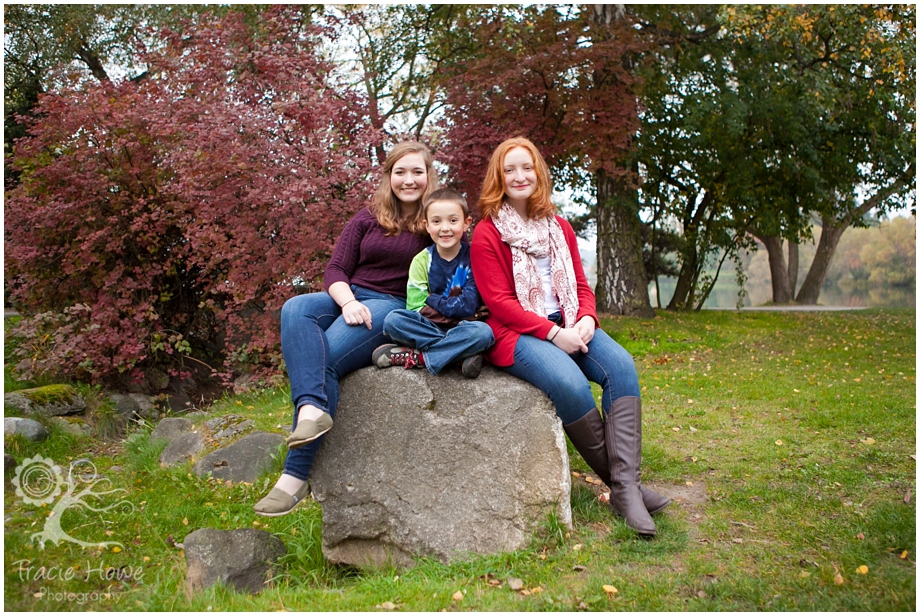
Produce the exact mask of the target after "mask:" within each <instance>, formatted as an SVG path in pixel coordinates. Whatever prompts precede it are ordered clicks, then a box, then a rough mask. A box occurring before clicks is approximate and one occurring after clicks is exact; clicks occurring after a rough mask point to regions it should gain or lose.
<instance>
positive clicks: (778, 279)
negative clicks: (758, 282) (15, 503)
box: [757, 235, 798, 304]
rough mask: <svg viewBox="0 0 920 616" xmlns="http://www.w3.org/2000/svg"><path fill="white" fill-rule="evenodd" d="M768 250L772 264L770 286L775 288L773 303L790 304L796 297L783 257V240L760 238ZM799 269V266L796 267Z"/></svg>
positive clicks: (778, 238) (771, 237) (772, 236)
mask: <svg viewBox="0 0 920 616" xmlns="http://www.w3.org/2000/svg"><path fill="white" fill-rule="evenodd" d="M757 239H759V240H760V241H761V242H763V245H764V246H765V247H766V248H767V257H768V260H769V262H770V284H771V285H772V287H773V303H774V304H789V303H791V302H792V298H793V297H794V288H793V287H792V285H790V284H789V282H790V281H789V268H788V267H787V266H786V257H785V256H784V255H783V238H781V237H777V236H775V235H764V236H758V238H757ZM796 267H798V266H796Z"/></svg>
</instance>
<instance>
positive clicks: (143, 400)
mask: <svg viewBox="0 0 920 616" xmlns="http://www.w3.org/2000/svg"><path fill="white" fill-rule="evenodd" d="M128 397H129V398H131V399H132V400H134V402H135V403H136V404H137V407H138V409H139V410H138V415H140V416H141V417H143V418H144V419H150V418H151V417H152V416H153V415H154V414H155V413H156V408H155V406H154V404H153V398H151V397H150V396H148V395H145V394H141V393H130V394H128Z"/></svg>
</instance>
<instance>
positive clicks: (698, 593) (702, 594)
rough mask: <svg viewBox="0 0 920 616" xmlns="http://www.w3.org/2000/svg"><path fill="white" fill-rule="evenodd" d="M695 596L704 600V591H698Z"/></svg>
mask: <svg viewBox="0 0 920 616" xmlns="http://www.w3.org/2000/svg"><path fill="white" fill-rule="evenodd" d="M696 596H697V597H699V598H700V599H705V598H706V591H705V590H698V591H697V592H696Z"/></svg>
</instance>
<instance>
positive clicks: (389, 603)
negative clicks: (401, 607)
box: [380, 601, 396, 610]
mask: <svg viewBox="0 0 920 616" xmlns="http://www.w3.org/2000/svg"><path fill="white" fill-rule="evenodd" d="M380 607H382V608H383V609H385V610H395V609H396V606H395V605H394V604H393V602H392V601H384V602H383V603H381V604H380Z"/></svg>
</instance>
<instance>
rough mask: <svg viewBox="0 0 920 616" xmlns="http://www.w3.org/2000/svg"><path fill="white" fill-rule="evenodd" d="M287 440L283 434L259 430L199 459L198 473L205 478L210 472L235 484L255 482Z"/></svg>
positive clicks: (196, 466)
mask: <svg viewBox="0 0 920 616" xmlns="http://www.w3.org/2000/svg"><path fill="white" fill-rule="evenodd" d="M283 442H284V437H283V436H281V435H280V434H275V433H272V432H255V433H253V434H250V435H249V436H244V437H243V438H241V439H240V440H238V441H237V442H235V443H233V444H232V445H229V446H228V447H224V448H221V449H218V450H216V451H214V452H212V453H209V454H208V455H206V456H205V457H203V458H201V459H200V460H198V463H197V464H195V474H196V475H198V476H199V477H203V476H205V475H207V474H208V473H210V474H211V476H213V477H216V478H218V479H224V480H228V481H232V482H234V483H236V482H241V481H246V482H252V481H255V480H256V479H257V478H258V477H259V475H260V474H261V473H262V472H264V471H266V470H268V469H269V468H270V467H271V465H272V464H273V462H274V460H275V458H276V457H277V456H278V454H279V449H278V448H279V447H280V445H281V444H282V443H283Z"/></svg>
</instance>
